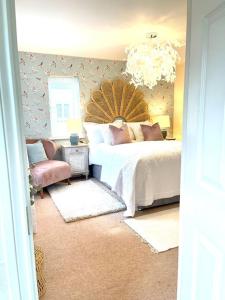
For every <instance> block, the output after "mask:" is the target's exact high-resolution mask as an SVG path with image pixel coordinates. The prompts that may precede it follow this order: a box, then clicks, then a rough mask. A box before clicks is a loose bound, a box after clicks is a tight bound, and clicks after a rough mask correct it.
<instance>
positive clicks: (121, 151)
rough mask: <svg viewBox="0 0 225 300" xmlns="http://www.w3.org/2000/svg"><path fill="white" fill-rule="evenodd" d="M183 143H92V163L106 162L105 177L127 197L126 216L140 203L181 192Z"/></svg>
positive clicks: (118, 192) (125, 200) (90, 155)
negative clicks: (112, 144) (114, 144)
mask: <svg viewBox="0 0 225 300" xmlns="http://www.w3.org/2000/svg"><path fill="white" fill-rule="evenodd" d="M180 161H181V143H180V142H178V141H153V142H152V141H151V142H147V141H146V142H135V143H130V144H122V145H116V146H111V145H106V144H103V143H102V144H97V145H96V144H95V145H93V146H91V145H90V154H89V163H90V164H97V165H101V166H102V172H101V181H102V182H105V183H107V184H108V185H109V186H110V187H111V188H112V190H113V191H115V192H116V193H117V194H118V195H119V196H120V197H122V199H123V200H124V202H125V204H126V206H127V210H126V212H125V216H134V214H135V210H136V209H137V207H138V206H147V205H151V204H152V203H153V201H154V200H156V199H162V198H169V197H173V196H176V195H179V194H180Z"/></svg>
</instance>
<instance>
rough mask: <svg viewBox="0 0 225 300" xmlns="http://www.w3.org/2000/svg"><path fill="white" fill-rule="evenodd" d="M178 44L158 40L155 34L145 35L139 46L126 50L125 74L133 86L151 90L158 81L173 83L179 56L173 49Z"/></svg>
mask: <svg viewBox="0 0 225 300" xmlns="http://www.w3.org/2000/svg"><path fill="white" fill-rule="evenodd" d="M178 46H179V43H178V42H174V41H173V42H172V41H164V40H160V39H159V38H158V37H157V35H156V34H152V33H151V34H148V35H146V40H145V41H144V42H142V43H140V44H135V45H131V46H130V47H128V48H127V49H126V51H125V52H126V53H127V64H126V70H125V72H124V73H125V74H126V75H130V76H131V80H130V82H131V83H133V84H134V85H135V86H140V85H141V86H143V85H145V86H147V87H149V88H150V89H152V88H153V87H154V86H155V85H157V83H158V81H160V80H165V81H167V82H174V80H175V78H176V63H177V61H178V60H179V59H180V56H179V54H178V52H177V50H176V49H175V47H178Z"/></svg>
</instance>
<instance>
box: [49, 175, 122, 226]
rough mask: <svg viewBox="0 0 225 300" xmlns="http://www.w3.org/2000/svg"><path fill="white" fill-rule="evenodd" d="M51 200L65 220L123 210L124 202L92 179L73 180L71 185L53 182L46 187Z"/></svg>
mask: <svg viewBox="0 0 225 300" xmlns="http://www.w3.org/2000/svg"><path fill="white" fill-rule="evenodd" d="M48 192H49V194H50V195H51V198H52V200H53V202H54V203H55V205H56V207H57V208H58V210H59V212H60V214H61V215H62V217H63V219H64V221H65V222H72V221H76V220H80V219H86V218H91V217H94V216H99V215H104V214H109V213H112V212H117V211H121V210H124V209H125V208H126V206H125V204H124V203H122V202H120V201H119V200H118V199H116V198H115V197H113V196H112V193H110V191H108V190H107V189H106V188H105V187H104V186H102V185H101V184H97V183H95V182H94V181H93V180H91V179H89V180H80V181H73V182H71V185H62V184H55V185H52V186H50V187H48Z"/></svg>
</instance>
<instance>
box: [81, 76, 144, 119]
mask: <svg viewBox="0 0 225 300" xmlns="http://www.w3.org/2000/svg"><path fill="white" fill-rule="evenodd" d="M118 118H121V119H123V120H125V121H126V122H141V121H145V120H148V119H149V113H148V105H147V103H146V102H145V101H144V95H143V93H142V92H141V91H140V90H139V89H138V88H135V86H134V85H133V84H130V83H128V82H126V81H125V80H122V79H116V80H113V81H109V80H108V81H103V82H102V84H101V88H100V90H96V91H94V92H93V93H92V96H91V100H90V101H89V103H88V104H87V108H86V116H85V121H86V122H94V123H111V122H113V121H114V120H116V119H118Z"/></svg>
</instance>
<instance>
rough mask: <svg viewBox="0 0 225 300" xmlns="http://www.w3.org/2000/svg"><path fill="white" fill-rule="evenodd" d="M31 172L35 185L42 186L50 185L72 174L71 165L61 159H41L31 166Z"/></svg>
mask: <svg viewBox="0 0 225 300" xmlns="http://www.w3.org/2000/svg"><path fill="white" fill-rule="evenodd" d="M30 172H31V175H32V179H33V183H34V185H36V186H40V187H45V186H48V185H50V184H53V183H55V182H58V181H62V180H64V179H67V178H70V176H71V168H70V165H69V164H68V163H66V162H65V161H60V160H45V161H40V162H38V163H37V164H35V166H34V167H33V168H31V170H30Z"/></svg>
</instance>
